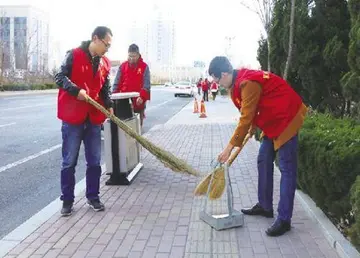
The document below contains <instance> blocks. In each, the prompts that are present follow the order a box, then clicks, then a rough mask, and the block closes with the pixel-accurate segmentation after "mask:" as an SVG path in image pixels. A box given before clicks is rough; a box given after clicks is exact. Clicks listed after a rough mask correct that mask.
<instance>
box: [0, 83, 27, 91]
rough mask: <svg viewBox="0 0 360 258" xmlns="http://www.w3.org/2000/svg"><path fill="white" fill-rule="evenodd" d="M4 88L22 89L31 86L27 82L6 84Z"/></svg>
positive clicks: (10, 89) (11, 89)
mask: <svg viewBox="0 0 360 258" xmlns="http://www.w3.org/2000/svg"><path fill="white" fill-rule="evenodd" d="M2 88H3V90H4V91H21V90H29V89H30V86H29V85H25V84H5V85H3V87H2Z"/></svg>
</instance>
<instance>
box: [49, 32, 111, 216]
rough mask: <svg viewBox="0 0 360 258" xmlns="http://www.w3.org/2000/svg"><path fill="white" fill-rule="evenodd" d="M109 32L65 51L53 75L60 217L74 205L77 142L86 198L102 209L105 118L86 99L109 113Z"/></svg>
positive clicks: (69, 211) (95, 206)
mask: <svg viewBox="0 0 360 258" xmlns="http://www.w3.org/2000/svg"><path fill="white" fill-rule="evenodd" d="M111 40H112V32H111V30H110V29H109V28H107V27H97V28H96V29H95V30H94V32H93V33H92V36H91V40H90V41H84V42H82V43H81V45H80V46H79V47H77V48H75V49H72V50H70V51H68V52H67V54H66V58H65V60H64V62H63V64H62V65H61V69H60V72H59V73H58V74H57V75H56V76H55V82H56V84H57V85H58V86H59V94H58V111H57V115H58V118H59V119H61V120H62V127H61V132H62V140H63V142H62V157H63V161H62V168H61V192H62V195H61V197H60V199H61V200H62V201H63V207H62V209H61V214H62V215H63V216H69V215H71V213H72V211H73V203H74V198H75V197H74V187H75V167H76V164H77V160H78V156H79V149H80V145H81V142H82V141H83V142H84V147H85V158H86V163H87V169H86V198H87V199H88V201H87V202H88V204H89V206H90V207H92V208H93V209H94V210H95V211H102V210H104V205H103V204H102V203H101V201H100V199H99V186H100V175H101V166H100V159H101V124H102V123H103V122H104V121H105V118H106V117H105V116H104V115H103V114H102V113H101V112H99V111H98V110H97V109H95V108H94V107H92V106H91V105H90V104H88V103H87V102H86V99H87V97H88V96H90V97H91V98H93V99H94V100H96V101H97V102H98V103H100V104H101V105H103V106H104V107H106V108H107V109H108V110H109V111H110V112H111V113H113V110H112V107H111V106H112V102H111V100H110V81H109V72H110V67H111V65H110V61H109V59H107V58H106V57H105V56H104V54H105V53H106V52H107V51H108V49H109V48H110V46H111Z"/></svg>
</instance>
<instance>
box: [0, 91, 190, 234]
mask: <svg viewBox="0 0 360 258" xmlns="http://www.w3.org/2000/svg"><path fill="white" fill-rule="evenodd" d="M190 100H191V98H175V97H174V95H173V93H172V92H171V90H170V89H167V88H161V87H153V90H152V100H151V102H150V103H149V104H148V108H147V111H146V119H145V121H144V127H143V132H144V133H145V132H147V131H148V130H149V129H150V128H151V127H153V126H155V125H157V124H163V123H165V122H166V121H167V120H169V119H170V118H171V117H172V116H173V115H174V114H176V113H177V112H178V111H180V109H181V108H182V107H183V106H185V105H186V104H187V103H189V101H190ZM60 126H61V122H60V121H59V120H58V119H57V118H56V94H35V95H33V94H31V95H16V96H0V143H1V144H0V157H1V158H0V184H1V186H0V207H1V212H0V221H1V223H0V225H1V226H0V239H1V238H2V237H4V236H5V235H6V234H8V233H9V232H11V231H12V230H13V229H15V228H16V227H18V226H19V225H21V224H22V223H23V222H25V221H26V220H27V219H28V218H30V217H31V216H32V215H34V214H35V213H37V212H38V211H39V210H41V209H42V208H44V207H45V206H46V205H48V204H49V203H50V202H52V201H53V200H54V199H56V198H58V197H59V195H60V179H59V175H60V165H61V133H60ZM102 162H104V159H102ZM84 175H85V157H84V151H83V146H82V148H81V152H80V156H79V161H78V166H77V172H76V181H77V182H78V181H80V180H81V179H83V178H84Z"/></svg>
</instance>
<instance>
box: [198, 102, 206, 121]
mask: <svg viewBox="0 0 360 258" xmlns="http://www.w3.org/2000/svg"><path fill="white" fill-rule="evenodd" d="M199 117H200V118H206V117H207V116H206V110H205V103H204V100H202V101H201V106H200V116H199Z"/></svg>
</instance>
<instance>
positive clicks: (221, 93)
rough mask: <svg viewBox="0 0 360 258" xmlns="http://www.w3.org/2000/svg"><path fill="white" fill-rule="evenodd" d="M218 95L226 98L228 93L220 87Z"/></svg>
mask: <svg viewBox="0 0 360 258" xmlns="http://www.w3.org/2000/svg"><path fill="white" fill-rule="evenodd" d="M220 95H221V96H226V95H228V91H227V90H226V89H225V88H223V87H220Z"/></svg>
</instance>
